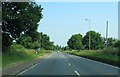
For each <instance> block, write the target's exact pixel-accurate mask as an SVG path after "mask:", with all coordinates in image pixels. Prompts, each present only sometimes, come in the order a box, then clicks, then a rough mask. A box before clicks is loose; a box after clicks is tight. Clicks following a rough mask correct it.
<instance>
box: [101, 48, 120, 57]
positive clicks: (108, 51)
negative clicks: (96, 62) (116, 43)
mask: <svg viewBox="0 0 120 77" xmlns="http://www.w3.org/2000/svg"><path fill="white" fill-rule="evenodd" d="M102 52H103V53H105V54H111V55H120V51H119V50H118V48H113V47H106V48H104V49H103V50H102Z"/></svg>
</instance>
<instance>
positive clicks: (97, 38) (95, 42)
mask: <svg viewBox="0 0 120 77" xmlns="http://www.w3.org/2000/svg"><path fill="white" fill-rule="evenodd" d="M89 33H90V42H91V43H90V48H91V49H98V48H99V47H100V46H102V45H103V44H104V43H103V41H102V37H101V35H100V34H99V33H96V32H95V31H89V32H87V33H86V35H85V36H84V37H83V40H82V42H83V45H84V46H85V49H89Z"/></svg>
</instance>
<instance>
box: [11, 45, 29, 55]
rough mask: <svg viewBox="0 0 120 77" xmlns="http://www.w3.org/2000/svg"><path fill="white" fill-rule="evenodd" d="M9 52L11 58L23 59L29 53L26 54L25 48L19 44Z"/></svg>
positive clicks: (12, 46)
mask: <svg viewBox="0 0 120 77" xmlns="http://www.w3.org/2000/svg"><path fill="white" fill-rule="evenodd" d="M9 50H10V51H9V54H10V55H11V56H17V57H23V56H26V55H27V53H26V52H25V48H24V47H23V46H22V45H19V44H12V45H11V46H10V47H9Z"/></svg>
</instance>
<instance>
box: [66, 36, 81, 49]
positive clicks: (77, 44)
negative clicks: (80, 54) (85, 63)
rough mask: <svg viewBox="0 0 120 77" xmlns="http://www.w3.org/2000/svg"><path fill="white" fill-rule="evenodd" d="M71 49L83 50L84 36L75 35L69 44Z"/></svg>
mask: <svg viewBox="0 0 120 77" xmlns="http://www.w3.org/2000/svg"><path fill="white" fill-rule="evenodd" d="M67 44H68V47H69V48H70V49H75V50H80V49H82V35H81V34H74V35H72V36H71V38H70V39H69V40H68V42H67Z"/></svg>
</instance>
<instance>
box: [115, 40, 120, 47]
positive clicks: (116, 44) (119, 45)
mask: <svg viewBox="0 0 120 77" xmlns="http://www.w3.org/2000/svg"><path fill="white" fill-rule="evenodd" d="M115 47H118V48H119V49H120V40H117V42H116V43H115Z"/></svg>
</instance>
